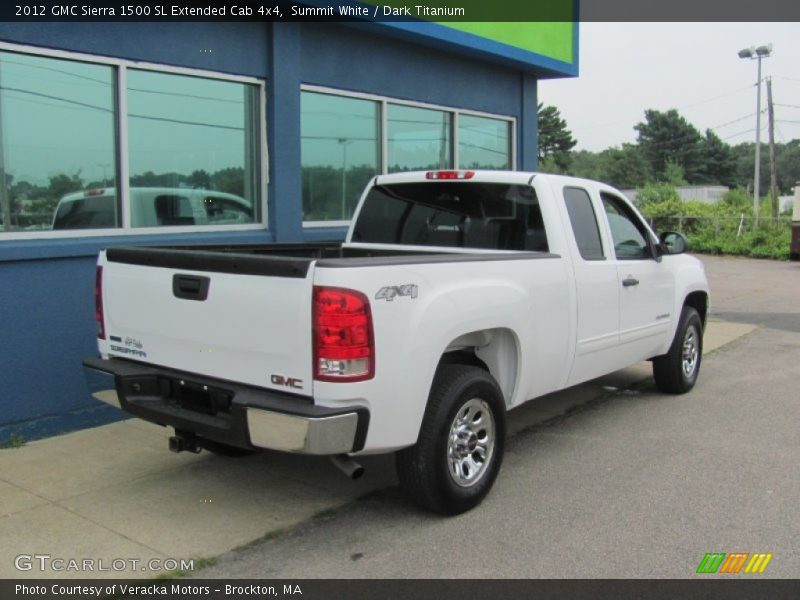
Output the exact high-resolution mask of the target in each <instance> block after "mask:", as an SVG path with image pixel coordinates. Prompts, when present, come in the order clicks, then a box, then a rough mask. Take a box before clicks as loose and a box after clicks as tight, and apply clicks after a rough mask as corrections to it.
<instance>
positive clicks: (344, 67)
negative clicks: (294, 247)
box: [0, 22, 536, 443]
mask: <svg viewBox="0 0 800 600" xmlns="http://www.w3.org/2000/svg"><path fill="white" fill-rule="evenodd" d="M376 31H379V30H377V29H376V30H369V29H365V28H364V27H354V26H347V25H330V24H326V25H321V24H313V25H307V24H305V25H301V24H291V23H282V24H278V25H270V24H263V23H236V24H232V23H211V22H209V23H202V22H194V23H186V24H183V23H181V24H174V23H173V24H167V23H114V22H111V23H104V24H103V25H102V26H98V25H97V24H86V23H14V24H9V23H0V40H2V41H6V42H15V43H20V44H27V45H34V46H43V47H48V48H58V49H63V50H70V51H76V52H82V53H87V54H94V55H100V56H110V57H117V58H125V59H134V60H142V61H147V62H151V63H157V64H168V65H176V66H184V67H191V68H201V69H206V70H211V71H220V72H224V73H230V74H237V75H247V76H253V77H258V78H260V79H263V80H265V81H266V86H267V137H268V140H267V143H268V151H269V180H270V181H269V186H268V190H267V191H268V198H269V200H268V211H269V229H268V230H265V231H256V232H252V231H251V232H224V231H221V232H219V233H217V232H214V233H203V234H195V233H185V234H168V235H147V236H144V235H131V236H114V237H94V238H92V237H81V238H76V239H49V240H26V241H22V240H19V241H17V240H2V238H0V311H1V312H0V369H2V371H0V443H2V442H3V441H4V440H6V439H8V437H9V436H11V435H12V434H14V433H16V434H18V435H21V436H22V437H24V438H26V439H29V438H34V437H40V436H43V435H50V434H53V433H58V432H61V431H65V430H69V429H73V428H76V427H82V426H88V425H92V424H97V423H101V422H107V421H109V420H112V419H114V418H120V417H121V413H119V411H117V410H116V409H113V408H110V407H106V406H105V405H103V404H101V403H100V402H97V401H95V400H94V399H92V398H91V397H89V396H88V393H87V391H86V388H85V384H84V381H83V373H82V369H81V360H82V358H83V357H85V356H91V355H93V354H94V353H95V352H96V347H95V338H94V336H95V331H96V325H95V322H94V315H93V308H94V296H93V287H94V264H95V258H96V255H97V252H98V251H99V250H100V249H101V248H104V247H106V246H108V245H119V244H142V243H151V244H153V243H169V244H172V243H187V242H197V243H209V242H214V243H235V242H242V243H265V242H273V241H281V242H293V241H302V240H308V241H311V240H320V239H341V237H342V236H343V235H344V230H343V229H340V228H339V229H337V228H323V229H307V230H304V229H303V225H302V206H301V165H300V86H301V84H312V85H321V86H327V87H331V88H338V89H343V90H349V91H357V92H365V93H373V94H380V95H383V96H390V97H396V98H402V99H408V100H416V101H420V102H427V103H433V104H441V105H445V106H450V107H454V108H465V109H472V110H479V111H485V112H490V113H497V114H503V115H510V116H514V117H516V118H517V166H518V168H521V169H527V170H532V169H534V168H535V166H536V78H535V76H534V75H533V74H531V73H524V72H522V71H518V70H515V69H513V68H511V67H508V66H498V65H493V64H490V63H488V62H484V61H480V60H476V59H475V58H472V57H468V56H462V55H457V54H454V53H449V52H447V51H442V50H437V49H434V48H431V47H427V46H422V45H415V44H413V43H411V42H408V41H405V40H400V39H396V38H393V37H386V36H382V35H378V34H376V33H375V32H376ZM207 50H211V51H210V52H208V51H207Z"/></svg>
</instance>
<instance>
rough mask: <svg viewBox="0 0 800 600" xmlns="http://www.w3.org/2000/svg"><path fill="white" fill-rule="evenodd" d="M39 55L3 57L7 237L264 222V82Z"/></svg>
mask: <svg viewBox="0 0 800 600" xmlns="http://www.w3.org/2000/svg"><path fill="white" fill-rule="evenodd" d="M32 52H34V53H28V50H26V51H25V52H15V51H6V50H3V51H0V235H2V234H6V233H7V234H9V237H47V236H48V235H61V236H63V235H69V234H73V235H86V234H87V233H92V234H97V233H98V231H97V230H111V229H114V230H116V231H118V232H119V231H121V232H130V231H132V229H133V228H144V227H175V226H184V227H185V226H193V227H194V228H204V227H206V228H208V227H210V228H211V229H213V228H214V227H216V226H236V225H239V226H243V227H244V228H253V227H257V226H258V223H260V222H263V220H264V215H262V214H261V213H262V211H261V206H262V204H263V203H262V200H261V198H262V195H263V189H262V180H263V176H262V169H263V167H262V164H261V155H262V150H261V148H262V146H263V144H264V140H263V133H262V129H263V125H262V121H263V117H262V104H263V102H262V98H263V87H262V85H261V84H260V83H259V82H257V81H255V80H246V79H247V78H232V77H227V76H220V77H219V78H217V77H215V76H214V75H210V74H205V73H204V74H203V75H202V76H200V75H199V74H195V73H194V72H191V71H189V70H186V69H171V70H169V71H167V68H156V67H153V68H152V69H151V68H150V67H149V66H145V65H141V64H140V63H137V64H136V67H134V66H133V65H132V64H130V65H129V64H128V63H127V62H125V61H116V60H113V59H108V60H106V59H100V58H97V57H90V56H83V55H80V56H79V55H72V54H69V55H66V53H50V54H58V56H50V55H48V53H47V52H45V51H42V54H44V55H40V54H39V53H38V52H39V51H32ZM65 55H66V56H68V58H65ZM239 79H242V80H241V81H240V80H239ZM89 230H91V231H89ZM48 231H49V232H51V233H49V234H48V233H45V232H48ZM54 231H55V232H57V233H55V234H54V233H52V232H54ZM106 232H107V233H112V232H111V231H106Z"/></svg>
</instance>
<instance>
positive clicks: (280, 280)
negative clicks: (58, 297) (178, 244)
mask: <svg viewBox="0 0 800 600" xmlns="http://www.w3.org/2000/svg"><path fill="white" fill-rule="evenodd" d="M204 255H205V256H204ZM310 264H312V261H311V260H304V259H290V258H280V257H279V258H271V257H258V256H247V255H240V256H237V255H225V254H222V253H208V252H200V251H185V250H184V251H174V250H159V249H141V248H137V249H122V248H121V249H111V250H108V251H107V254H106V257H105V260H103V259H102V258H101V261H100V265H101V266H102V267H103V309H104V317H105V329H106V337H107V340H108V346H107V347H108V355H109V356H118V357H123V358H129V359H133V360H138V361H141V362H145V363H149V364H154V365H160V366H165V367H169V368H172V369H177V370H180V371H187V372H190V373H202V374H203V375H205V376H209V377H215V378H219V379H226V380H230V381H236V382H241V383H247V384H251V385H255V386H260V387H265V388H271V389H276V390H283V391H291V392H295V393H299V394H306V395H310V394H311V381H312V375H311V368H312V356H311V348H312V343H311V342H312V340H311V335H312V333H311V297H312V281H311V277H310V272H309V266H310Z"/></svg>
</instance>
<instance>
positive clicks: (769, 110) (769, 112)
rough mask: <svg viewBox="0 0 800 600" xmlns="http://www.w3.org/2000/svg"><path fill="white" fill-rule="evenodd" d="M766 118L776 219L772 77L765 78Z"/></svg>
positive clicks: (776, 185)
mask: <svg viewBox="0 0 800 600" xmlns="http://www.w3.org/2000/svg"><path fill="white" fill-rule="evenodd" d="M767 118H768V120H769V195H770V200H771V205H772V218H773V219H777V218H778V171H777V168H776V166H775V110H774V107H773V104H772V77H767Z"/></svg>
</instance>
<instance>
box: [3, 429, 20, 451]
mask: <svg viewBox="0 0 800 600" xmlns="http://www.w3.org/2000/svg"><path fill="white" fill-rule="evenodd" d="M24 445H25V438H24V437H22V436H21V435H19V434H18V433H12V434H11V435H10V436H8V439H7V440H5V441H4V442H2V443H0V449H6V448H21V447H22V446H24Z"/></svg>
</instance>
